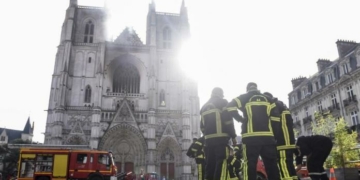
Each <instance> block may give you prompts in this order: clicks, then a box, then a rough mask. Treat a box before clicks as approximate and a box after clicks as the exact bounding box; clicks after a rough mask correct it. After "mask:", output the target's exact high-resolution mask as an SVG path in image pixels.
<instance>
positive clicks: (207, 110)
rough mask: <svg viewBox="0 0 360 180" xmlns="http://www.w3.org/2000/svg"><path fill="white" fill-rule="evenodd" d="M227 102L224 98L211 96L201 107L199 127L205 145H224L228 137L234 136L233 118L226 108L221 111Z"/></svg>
mask: <svg viewBox="0 0 360 180" xmlns="http://www.w3.org/2000/svg"><path fill="white" fill-rule="evenodd" d="M227 104H228V102H227V101H226V100H225V99H222V98H219V97H211V98H210V100H209V101H208V102H206V103H205V105H204V106H203V107H202V108H201V111H200V115H201V123H200V128H201V131H202V133H203V134H204V136H205V144H206V146H213V145H219V144H222V145H226V144H228V141H229V139H230V137H231V138H235V137H236V133H235V128H234V123H233V120H232V118H231V117H230V116H229V114H228V112H227V111H226V110H225V111H223V110H224V109H225V107H226V105H227Z"/></svg>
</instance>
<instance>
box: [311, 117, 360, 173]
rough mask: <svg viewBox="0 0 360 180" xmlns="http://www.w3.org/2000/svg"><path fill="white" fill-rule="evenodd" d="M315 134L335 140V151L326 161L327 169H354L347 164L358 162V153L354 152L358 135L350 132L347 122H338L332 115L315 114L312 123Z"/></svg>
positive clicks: (351, 165) (341, 120)
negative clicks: (353, 161)
mask: <svg viewBox="0 0 360 180" xmlns="http://www.w3.org/2000/svg"><path fill="white" fill-rule="evenodd" d="M311 126H312V132H313V134H317V135H324V136H328V137H330V138H332V139H333V143H334V144H333V149H332V151H331V153H330V156H329V157H328V159H327V160H326V163H325V165H326V167H353V166H354V164H351V163H346V162H348V161H352V160H356V159H358V157H357V152H356V151H354V150H352V149H354V148H355V147H356V145H357V133H356V132H354V131H350V130H349V128H348V126H347V123H346V121H345V120H344V119H343V118H340V119H339V120H338V121H337V120H336V119H335V118H334V117H333V116H332V115H331V114H328V115H325V116H324V115H320V114H315V121H313V122H312V123H311Z"/></svg>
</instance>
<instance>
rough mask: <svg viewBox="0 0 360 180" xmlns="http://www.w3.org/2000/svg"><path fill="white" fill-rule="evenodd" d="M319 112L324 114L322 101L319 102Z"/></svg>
mask: <svg viewBox="0 0 360 180" xmlns="http://www.w3.org/2000/svg"><path fill="white" fill-rule="evenodd" d="M317 104H318V111H319V112H322V111H323V108H322V103H321V101H318V103H317Z"/></svg>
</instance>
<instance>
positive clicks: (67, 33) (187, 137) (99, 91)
mask: <svg viewBox="0 0 360 180" xmlns="http://www.w3.org/2000/svg"><path fill="white" fill-rule="evenodd" d="M106 12H107V11H106V8H99V7H88V6H79V5H78V3H77V0H70V4H69V7H68V9H67V11H66V17H65V20H64V23H63V26H62V31H61V41H60V45H59V46H58V51H57V54H56V61H55V68H54V73H53V76H52V84H51V93H50V100H49V107H48V117H47V124H46V132H45V144H55V145H67V144H69V145H76V144H81V145H89V146H90V147H92V148H96V149H100V150H111V151H112V152H113V154H114V157H115V162H116V165H117V166H118V169H119V171H120V172H124V171H133V172H134V173H136V174H138V173H139V172H140V170H141V169H144V171H146V172H156V173H158V174H159V175H160V176H161V177H167V178H166V179H190V177H193V175H194V169H195V167H194V164H193V160H192V159H189V158H188V157H187V156H186V151H187V149H188V147H189V146H190V144H191V142H192V139H193V138H195V137H199V136H200V127H199V119H200V117H199V106H200V105H199V97H198V92H197V84H196V82H194V81H192V80H190V79H188V78H186V77H185V75H184V74H183V73H182V71H181V70H180V68H179V65H178V64H177V56H178V53H179V49H180V46H181V42H182V41H183V40H185V39H187V38H189V36H190V33H189V31H190V30H189V23H188V16H187V9H186V7H185V5H184V2H183V3H182V6H181V8H180V13H179V14H172V13H161V12H156V10H155V3H154V2H152V3H150V4H149V12H148V16H147V28H146V29H147V32H146V43H145V44H144V43H143V42H142V41H141V40H140V38H139V37H138V35H137V34H136V33H135V31H134V30H133V29H131V28H126V29H125V30H124V31H123V32H122V33H121V34H120V35H119V36H118V37H117V38H116V39H115V40H107V39H106V33H105V32H106V26H105V22H106V18H107V13H106Z"/></svg>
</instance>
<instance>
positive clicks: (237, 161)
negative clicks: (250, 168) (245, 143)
mask: <svg viewBox="0 0 360 180" xmlns="http://www.w3.org/2000/svg"><path fill="white" fill-rule="evenodd" d="M240 148H241V144H237V145H235V146H234V148H233V150H232V151H233V153H232V155H230V157H229V158H228V169H229V176H230V178H229V179H230V180H238V179H240V171H241V157H242V155H241V154H242V152H241V149H240Z"/></svg>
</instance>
